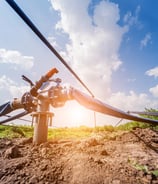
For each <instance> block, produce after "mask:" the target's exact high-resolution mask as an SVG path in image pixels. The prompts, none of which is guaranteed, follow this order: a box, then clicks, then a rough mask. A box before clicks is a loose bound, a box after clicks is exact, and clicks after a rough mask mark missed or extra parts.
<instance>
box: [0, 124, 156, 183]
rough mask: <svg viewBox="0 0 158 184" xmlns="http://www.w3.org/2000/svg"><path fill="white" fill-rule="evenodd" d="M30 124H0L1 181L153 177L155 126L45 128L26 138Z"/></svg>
mask: <svg viewBox="0 0 158 184" xmlns="http://www.w3.org/2000/svg"><path fill="white" fill-rule="evenodd" d="M32 135H33V128H32V127H24V126H21V127H16V126H0V164H1V168H0V183H1V184H8V183H9V184H10V183H11V184H12V183H14V184H18V183H19V184H25V183H28V184H31V183H32V184H34V183H40V184H45V183H47V184H49V183H50V184H52V183H59V184H60V183H61V184H111V183H112V184H126V183H127V184H144V183H147V184H149V183H153V184H154V183H155V184H156V183H158V133H157V127H154V128H153V127H150V126H149V125H145V124H139V123H136V122H132V123H128V124H126V125H121V126H119V127H112V126H105V127H96V128H95V129H94V128H89V127H85V126H81V127H79V128H60V129H56V128H55V129H49V133H48V142H46V143H43V144H41V145H33V144H32Z"/></svg>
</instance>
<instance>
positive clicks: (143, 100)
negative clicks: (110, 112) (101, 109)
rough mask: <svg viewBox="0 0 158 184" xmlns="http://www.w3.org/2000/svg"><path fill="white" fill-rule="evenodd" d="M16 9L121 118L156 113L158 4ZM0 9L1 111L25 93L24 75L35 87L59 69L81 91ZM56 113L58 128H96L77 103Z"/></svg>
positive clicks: (90, 1) (32, 4)
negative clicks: (146, 110)
mask: <svg viewBox="0 0 158 184" xmlns="http://www.w3.org/2000/svg"><path fill="white" fill-rule="evenodd" d="M15 2H16V3H17V4H18V5H19V6H20V7H21V8H22V9H23V10H24V12H25V13H26V14H27V15H28V16H29V17H30V19H31V20H32V21H33V22H34V23H35V25H36V26H37V27H38V28H39V29H40V31H41V32H42V33H43V34H44V35H45V37H46V38H47V39H48V40H49V41H50V42H51V44H52V45H53V46H54V47H55V48H56V50H58V51H59V52H60V54H61V55H62V56H63V58H64V59H65V60H66V61H67V62H68V63H69V64H70V65H71V67H72V68H73V69H74V70H75V71H76V73H77V74H78V75H79V76H80V77H81V79H82V80H83V81H84V82H85V83H86V84H87V85H88V87H89V88H90V89H91V90H92V91H93V93H94V94H95V96H96V97H97V98H99V99H101V100H102V101H104V102H106V103H108V104H110V105H113V106H115V107H118V108H120V109H122V110H125V111H128V110H144V108H145V107H147V108H157V107H158V86H157V80H158V79H157V77H158V66H157V59H158V52H157V46H158V30H157V29H158V28H157V21H158V15H157V5H158V3H157V2H156V1H155V2H154V1H153V2H154V3H151V1H149V0H132V1H122V0H109V1H105V0H103V1H101V0H84V1H81V0H76V1H73V0H67V1H65V0H58V1H55V0H49V1H47V0H40V1H35V0H32V1H26V0H23V1H20V0H15ZM0 9H1V11H0V93H1V96H0V103H1V104H2V103H3V102H5V101H7V100H11V99H12V98H13V97H20V96H21V94H22V93H23V92H24V91H26V90H28V87H27V86H26V83H25V82H24V81H22V80H21V75H22V74H24V75H26V76H28V77H30V78H31V79H32V80H33V81H36V80H38V78H39V77H40V76H41V75H42V74H44V73H45V72H46V71H48V70H49V69H50V68H52V67H56V68H58V69H59V71H60V73H59V74H58V76H57V77H61V78H62V80H63V83H69V84H71V85H72V86H75V87H77V88H79V89H80V90H84V89H83V88H82V87H81V85H80V84H79V83H78V82H77V81H76V80H75V79H74V78H73V77H72V75H71V74H70V73H69V71H68V70H67V69H66V68H65V67H64V66H63V65H62V64H61V63H60V61H59V60H58V59H57V58H56V57H55V56H54V55H53V54H52V53H51V52H50V51H49V50H48V49H47V48H46V47H45V45H44V44H43V43H42V42H41V41H40V40H39V39H38V38H37V37H36V35H35V34H34V33H33V32H32V31H31V30H30V28H28V27H27V25H26V24H25V23H24V22H23V21H22V20H21V19H20V18H19V17H18V15H16V13H15V12H14V11H13V10H12V9H11V8H10V7H9V5H8V4H7V3H6V2H5V1H4V0H0ZM72 107H73V108H72ZM72 109H76V111H77V112H78V115H77V112H75V110H74V112H72ZM53 111H55V114H56V116H55V119H54V123H55V125H57V126H58V125H61V126H69V125H70V126H76V125H80V124H86V125H91V122H92V121H93V115H92V114H93V113H91V112H90V111H85V110H84V108H81V107H80V106H78V105H77V104H76V103H75V102H73V103H72V102H71V103H68V104H67V105H66V106H65V107H63V108H61V109H56V110H53ZM61 113H62V114H63V116H62V117H61ZM72 114H75V116H74V117H72ZM77 116H78V120H76V117H77ZM97 121H98V125H104V124H109V123H113V124H115V123H116V122H117V119H110V118H109V117H106V116H102V115H97ZM59 122H60V123H59ZM68 122H69V123H68ZM83 122H84V123H83Z"/></svg>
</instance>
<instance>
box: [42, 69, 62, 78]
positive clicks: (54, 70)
mask: <svg viewBox="0 0 158 184" xmlns="http://www.w3.org/2000/svg"><path fill="white" fill-rule="evenodd" d="M58 72H59V71H58V70H57V69H56V68H52V69H51V70H49V71H48V72H47V73H46V75H45V77H46V78H48V79H49V78H51V77H52V76H53V75H54V74H55V73H58Z"/></svg>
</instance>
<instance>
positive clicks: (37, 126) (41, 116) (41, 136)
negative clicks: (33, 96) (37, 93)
mask: <svg viewBox="0 0 158 184" xmlns="http://www.w3.org/2000/svg"><path fill="white" fill-rule="evenodd" d="M38 108H39V110H38V111H37V112H34V113H32V123H33V124H34V136H33V143H34V144H41V143H44V142H47V136H48V126H49V125H52V117H53V115H54V114H53V113H51V112H49V102H48V100H47V99H46V98H44V97H42V98H41V99H40V103H39V105H38Z"/></svg>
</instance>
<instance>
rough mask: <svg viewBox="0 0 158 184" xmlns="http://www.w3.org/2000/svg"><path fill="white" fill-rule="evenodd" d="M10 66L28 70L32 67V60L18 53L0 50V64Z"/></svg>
mask: <svg viewBox="0 0 158 184" xmlns="http://www.w3.org/2000/svg"><path fill="white" fill-rule="evenodd" d="M4 63H5V64H10V65H11V67H13V68H14V69H17V67H19V66H20V67H21V68H22V69H25V70H29V69H30V68H32V67H33V65H34V58H33V57H32V56H23V55H22V54H21V53H20V52H19V51H16V50H6V49H2V48H1V49H0V64H4Z"/></svg>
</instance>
